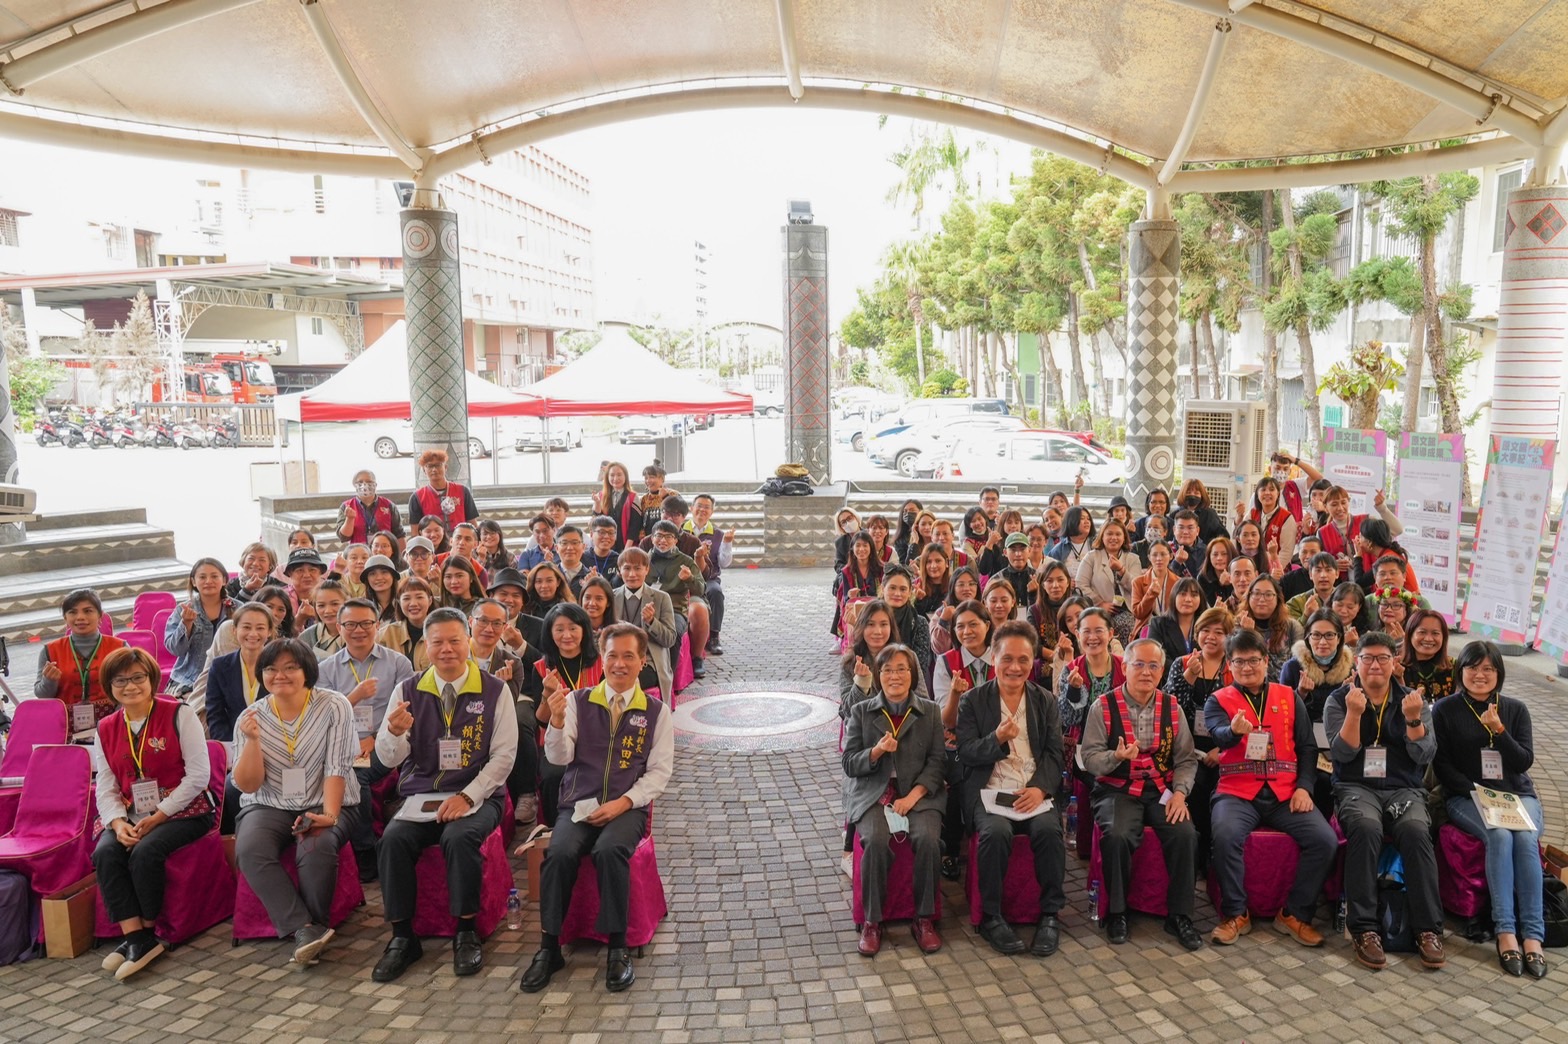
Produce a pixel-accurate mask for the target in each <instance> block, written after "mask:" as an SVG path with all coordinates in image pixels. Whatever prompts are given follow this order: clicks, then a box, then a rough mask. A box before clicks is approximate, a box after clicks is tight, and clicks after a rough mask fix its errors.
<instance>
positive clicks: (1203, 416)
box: [1182, 407, 1236, 471]
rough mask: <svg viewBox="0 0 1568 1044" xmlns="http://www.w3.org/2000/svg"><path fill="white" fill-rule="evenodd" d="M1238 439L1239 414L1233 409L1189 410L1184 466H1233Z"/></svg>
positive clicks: (1183, 456) (1225, 468) (1221, 467)
mask: <svg viewBox="0 0 1568 1044" xmlns="http://www.w3.org/2000/svg"><path fill="white" fill-rule="evenodd" d="M1235 439H1236V418H1235V414H1233V413H1230V412H1218V411H1216V412H1213V413H1210V412H1208V411H1200V410H1194V409H1192V408H1191V407H1189V408H1188V410H1187V429H1186V440H1185V441H1186V445H1185V446H1183V447H1182V468H1183V470H1184V471H1185V470H1187V469H1190V468H1220V469H1223V470H1226V471H1229V470H1230V467H1231V459H1232V457H1233V456H1234V446H1235Z"/></svg>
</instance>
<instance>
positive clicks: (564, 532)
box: [555, 524, 583, 537]
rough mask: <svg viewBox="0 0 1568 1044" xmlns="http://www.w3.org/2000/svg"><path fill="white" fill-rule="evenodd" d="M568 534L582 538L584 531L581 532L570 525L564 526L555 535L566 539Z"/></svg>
mask: <svg viewBox="0 0 1568 1044" xmlns="http://www.w3.org/2000/svg"><path fill="white" fill-rule="evenodd" d="M568 533H570V534H571V535H572V536H575V537H581V536H582V535H583V531H582V530H580V529H578V528H577V527H576V526H574V525H570V524H568V525H564V526H562V527H561V528H560V529H557V530H556V531H555V535H556V536H557V537H564V536H566V535H567V534H568Z"/></svg>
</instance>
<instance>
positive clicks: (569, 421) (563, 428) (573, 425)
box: [512, 417, 583, 453]
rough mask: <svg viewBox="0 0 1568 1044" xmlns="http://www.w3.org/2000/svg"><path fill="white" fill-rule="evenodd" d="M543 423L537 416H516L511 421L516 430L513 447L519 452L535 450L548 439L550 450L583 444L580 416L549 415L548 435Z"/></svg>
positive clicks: (513, 428)
mask: <svg viewBox="0 0 1568 1044" xmlns="http://www.w3.org/2000/svg"><path fill="white" fill-rule="evenodd" d="M545 427H546V426H545V423H544V421H543V420H542V419H541V418H539V417H518V418H517V419H516V420H514V421H513V422H512V430H513V431H514V432H516V433H517V434H516V437H515V439H514V440H513V448H514V449H516V450H517V452H519V453H521V452H523V451H524V450H536V449H539V448H540V447H541V446H543V445H544V444H545V442H546V441H547V440H548V442H549V444H550V448H551V449H552V450H564V449H571V448H572V447H574V446H581V445H582V444H583V419H582V418H581V417H551V418H550V424H549V434H548V437H547V436H546V433H545Z"/></svg>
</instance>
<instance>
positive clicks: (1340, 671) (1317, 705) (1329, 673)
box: [1279, 609, 1356, 816]
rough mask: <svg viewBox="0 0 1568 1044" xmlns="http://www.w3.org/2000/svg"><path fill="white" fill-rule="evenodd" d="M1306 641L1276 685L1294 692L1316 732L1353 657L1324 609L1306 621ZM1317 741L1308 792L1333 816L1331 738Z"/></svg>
mask: <svg viewBox="0 0 1568 1044" xmlns="http://www.w3.org/2000/svg"><path fill="white" fill-rule="evenodd" d="M1305 628H1306V638H1305V639H1303V640H1302V641H1299V642H1297V643H1296V644H1295V646H1294V647H1293V648H1292V649H1291V655H1290V659H1289V660H1286V661H1285V666H1284V667H1282V668H1280V672H1279V683H1280V684H1281V685H1288V686H1289V687H1290V688H1292V689H1295V690H1296V694H1297V695H1299V696H1300V697H1301V702H1302V703H1304V704H1305V705H1306V708H1307V714H1308V715H1309V716H1310V717H1311V718H1312V721H1313V722H1314V728H1315V729H1316V728H1320V727H1321V723H1322V721H1323V708H1324V707H1325V706H1326V705H1327V704H1328V698H1329V695H1330V694H1331V693H1332V692H1333V691H1334V690H1335V689H1337V688H1339V687H1340V686H1342V685H1344V684H1345V683H1346V682H1348V681H1349V680H1350V676H1351V675H1352V674H1353V673H1354V672H1355V669H1356V658H1355V653H1354V652H1353V651H1352V650H1351V648H1350V645H1349V644H1348V643H1347V642H1346V641H1345V625H1344V624H1342V623H1340V622H1339V617H1337V616H1335V615H1334V614H1333V613H1332V612H1330V611H1329V610H1328V609H1319V610H1318V611H1317V612H1315V613H1313V614H1312V615H1311V616H1309V617H1307V620H1306V624H1305ZM1316 738H1317V739H1318V740H1319V742H1318V746H1319V748H1320V751H1319V765H1318V775H1317V781H1316V782H1315V783H1314V784H1313V788H1312V801H1313V803H1314V804H1316V805H1317V806H1318V810H1319V811H1320V812H1322V813H1323V814H1324V815H1325V816H1331V815H1333V814H1334V780H1333V766H1332V765H1328V766H1327V769H1326V770H1325V764H1327V757H1328V755H1327V748H1328V743H1327V740H1329V739H1330V738H1331V737H1329V736H1327V735H1324V734H1322V733H1317V734H1316Z"/></svg>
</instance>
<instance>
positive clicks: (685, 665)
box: [664, 632, 697, 710]
mask: <svg viewBox="0 0 1568 1044" xmlns="http://www.w3.org/2000/svg"><path fill="white" fill-rule="evenodd" d="M670 674H671V678H670V687H671V688H673V689H674V690H675V692H672V693H670V698H669V699H667V700H665V701H664V702H665V703H667V704H669V705H670V709H671V710H674V709H675V693H678V692H680V691H681V690H682V689H684V688H686V686H688V685H690V684H691V683H692V682H694V681H696V680H697V676H696V675H695V674H693V673H692V667H691V634H690V633H689V632H688V633H686V634H683V635H681V647H680V651H679V654H678V655H677V656H676V657H675V662H674V663H672V664H671V665H670Z"/></svg>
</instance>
